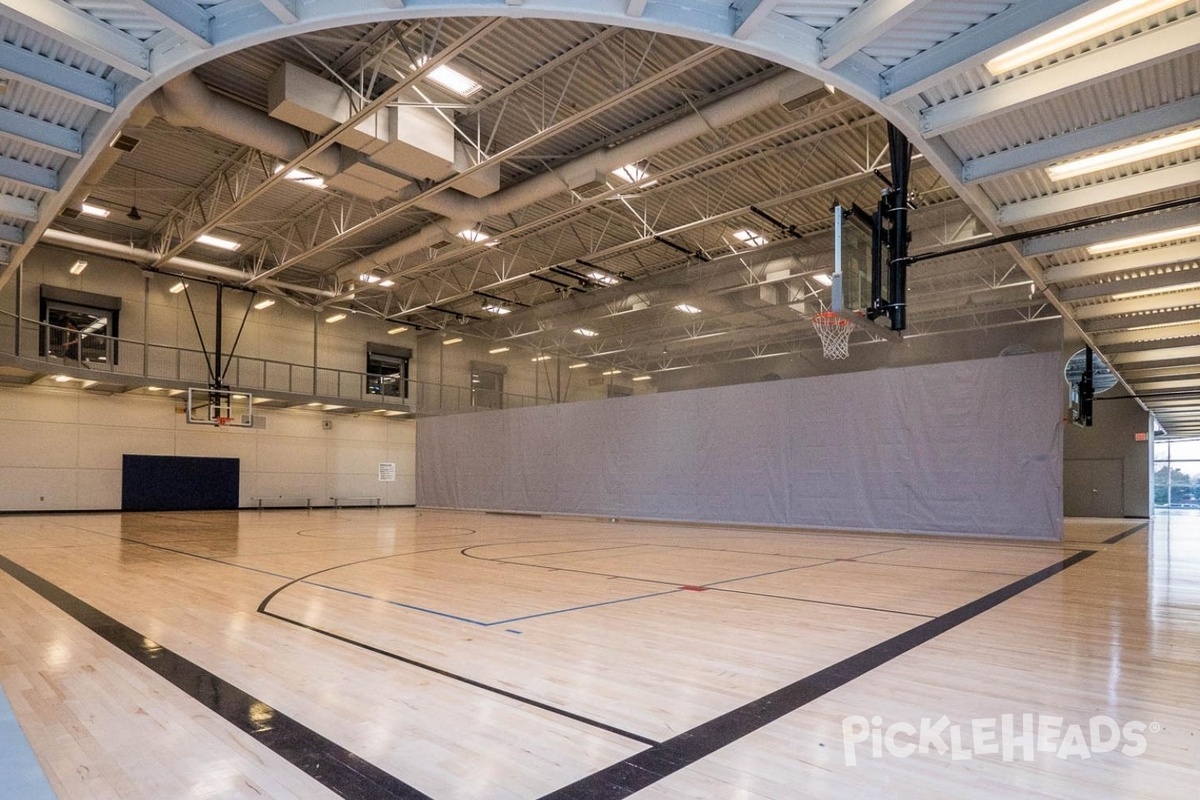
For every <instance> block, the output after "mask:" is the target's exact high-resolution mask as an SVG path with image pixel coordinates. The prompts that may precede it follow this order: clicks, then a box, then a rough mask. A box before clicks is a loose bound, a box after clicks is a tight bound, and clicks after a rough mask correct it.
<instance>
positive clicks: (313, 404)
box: [308, 403, 321, 408]
mask: <svg viewBox="0 0 1200 800" xmlns="http://www.w3.org/2000/svg"><path fill="white" fill-rule="evenodd" d="M320 405H321V404H320V403H309V404H308V407H309V408H317V407H319V406H320Z"/></svg>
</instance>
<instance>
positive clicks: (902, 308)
mask: <svg viewBox="0 0 1200 800" xmlns="http://www.w3.org/2000/svg"><path fill="white" fill-rule="evenodd" d="M888 151H889V154H890V158H891V162H892V190H891V191H890V192H888V194H887V198H888V214H889V216H890V219H891V228H890V230H889V231H888V233H889V237H888V238H889V241H888V250H889V251H890V252H889V257H890V258H889V263H888V298H887V299H888V316H889V317H890V318H891V321H892V330H894V331H902V330H904V329H905V327H906V326H907V324H908V318H907V317H908V315H907V311H906V294H907V288H908V238H909V237H908V177H909V173H910V172H911V169H912V145H911V144H909V141H908V139H907V138H906V137H905V136H904V134H903V133H901V132H900V131H899V130H898V129H897V128H896V127H895V126H894V125H892V124H891V123H888Z"/></svg>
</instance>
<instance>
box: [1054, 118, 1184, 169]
mask: <svg viewBox="0 0 1200 800" xmlns="http://www.w3.org/2000/svg"><path fill="white" fill-rule="evenodd" d="M1196 145H1200V128H1192V129H1191V130H1186V131H1180V132H1178V133H1173V134H1171V135H1170V136H1161V137H1159V138H1157V139H1151V140H1150V141H1148V142H1138V143H1137V144H1131V145H1129V146H1127V147H1121V148H1118V149H1117V150H1109V151H1108V152H1106V153H1097V154H1096V155H1092V156H1085V157H1083V158H1076V159H1073V160H1071V161H1064V162H1063V163H1061V164H1052V165H1050V166H1049V167H1046V176H1047V177H1048V178H1050V180H1052V181H1061V180H1066V179H1067V178H1076V177H1078V176H1080V175H1087V174H1088V173H1089V172H1099V171H1100V170H1102V169H1108V168H1110V167H1119V166H1121V165H1122V164H1130V163H1132V162H1134V161H1141V160H1142V159H1146V158H1154V157H1155V156H1161V155H1166V154H1167V153H1174V152H1176V151H1178V150H1184V149H1187V148H1189V147H1195V146H1196Z"/></svg>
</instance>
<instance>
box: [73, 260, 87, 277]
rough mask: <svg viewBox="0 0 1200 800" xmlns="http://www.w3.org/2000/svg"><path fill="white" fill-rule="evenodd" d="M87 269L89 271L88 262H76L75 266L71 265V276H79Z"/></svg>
mask: <svg viewBox="0 0 1200 800" xmlns="http://www.w3.org/2000/svg"><path fill="white" fill-rule="evenodd" d="M85 269H87V262H86V261H84V260H83V259H82V258H81V259H79V260H78V261H76V262H75V263H74V264H72V265H71V274H72V275H79V274H80V273H82V272H83V271H84V270H85Z"/></svg>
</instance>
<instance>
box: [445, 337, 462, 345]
mask: <svg viewBox="0 0 1200 800" xmlns="http://www.w3.org/2000/svg"><path fill="white" fill-rule="evenodd" d="M461 341H462V337H461V336H456V337H454V338H453V339H447V340H445V341H444V342H442V344H444V345H445V344H458V343H459V342H461Z"/></svg>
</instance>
